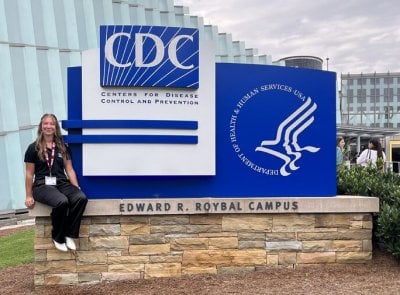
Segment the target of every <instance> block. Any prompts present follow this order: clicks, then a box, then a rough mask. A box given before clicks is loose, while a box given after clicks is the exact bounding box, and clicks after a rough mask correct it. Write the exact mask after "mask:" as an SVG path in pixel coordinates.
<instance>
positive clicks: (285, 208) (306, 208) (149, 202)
mask: <svg viewBox="0 0 400 295" xmlns="http://www.w3.org/2000/svg"><path fill="white" fill-rule="evenodd" d="M50 210H51V209H50V208H49V207H48V206H46V205H43V204H40V203H36V204H35V207H34V208H33V209H31V210H29V215H30V216H49V215H50ZM367 212H369V213H372V212H379V199H378V198H375V197H362V196H336V197H305V198H190V199H101V200H99V199H96V200H93V199H91V200H89V202H88V205H87V207H86V210H85V213H84V215H85V216H99V215H102V216H105V215H173V214H175V215H176V214H233V213H236V214H254V213H264V214H265V213H367Z"/></svg>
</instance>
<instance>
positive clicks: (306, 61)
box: [279, 55, 324, 70]
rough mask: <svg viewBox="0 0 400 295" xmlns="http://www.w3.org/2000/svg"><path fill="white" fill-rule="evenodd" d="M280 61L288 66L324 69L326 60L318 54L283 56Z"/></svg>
mask: <svg viewBox="0 0 400 295" xmlns="http://www.w3.org/2000/svg"><path fill="white" fill-rule="evenodd" d="M279 62H282V63H283V64H284V66H286V67H294V68H303V69H313V70H322V64H323V62H324V61H323V60H322V59H321V58H319V57H317V56H310V55H298V56H288V57H284V58H281V59H280V60H279Z"/></svg>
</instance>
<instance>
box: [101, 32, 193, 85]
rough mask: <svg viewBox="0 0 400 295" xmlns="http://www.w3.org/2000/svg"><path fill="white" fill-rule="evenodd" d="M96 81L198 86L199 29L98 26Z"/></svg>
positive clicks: (103, 83)
mask: <svg viewBox="0 0 400 295" xmlns="http://www.w3.org/2000/svg"><path fill="white" fill-rule="evenodd" d="M100 85H101V86H102V87H106V86H113V87H116V86H117V87H118V86H120V87H175V88H199V31H198V30H197V29H189V28H175V27H154V26H100Z"/></svg>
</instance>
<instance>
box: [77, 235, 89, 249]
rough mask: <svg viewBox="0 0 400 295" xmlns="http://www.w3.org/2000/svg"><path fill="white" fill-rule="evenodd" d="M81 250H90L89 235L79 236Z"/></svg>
mask: <svg viewBox="0 0 400 295" xmlns="http://www.w3.org/2000/svg"><path fill="white" fill-rule="evenodd" d="M79 250H81V251H88V250H89V237H86V238H79Z"/></svg>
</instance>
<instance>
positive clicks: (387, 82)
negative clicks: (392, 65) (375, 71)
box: [383, 77, 393, 84]
mask: <svg viewBox="0 0 400 295" xmlns="http://www.w3.org/2000/svg"><path fill="white" fill-rule="evenodd" d="M383 83H385V84H393V77H385V78H384V79H383Z"/></svg>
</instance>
